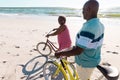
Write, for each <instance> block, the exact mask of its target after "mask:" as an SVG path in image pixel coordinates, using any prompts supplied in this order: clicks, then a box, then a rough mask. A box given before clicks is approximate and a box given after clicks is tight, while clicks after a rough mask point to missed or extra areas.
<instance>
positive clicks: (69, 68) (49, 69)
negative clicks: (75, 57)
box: [43, 58, 119, 80]
mask: <svg viewBox="0 0 120 80" xmlns="http://www.w3.org/2000/svg"><path fill="white" fill-rule="evenodd" d="M97 69H98V70H99V71H100V72H101V73H102V75H101V76H100V77H99V78H98V79H96V80H103V78H104V80H118V77H119V72H118V70H117V69H116V68H115V67H112V66H107V67H106V66H101V65H98V66H97ZM43 76H44V78H45V80H80V78H79V76H78V74H77V71H76V69H75V67H74V65H73V64H72V63H70V62H68V61H67V60H66V59H64V58H59V59H57V60H51V61H48V62H47V63H46V64H45V65H44V67H43Z"/></svg>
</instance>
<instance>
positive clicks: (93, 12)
mask: <svg viewBox="0 0 120 80" xmlns="http://www.w3.org/2000/svg"><path fill="white" fill-rule="evenodd" d="M98 9H99V3H98V2H97V1H96V0H89V1H87V2H86V3H85V4H84V6H83V17H84V19H85V20H86V22H85V23H84V24H83V27H82V29H81V30H80V31H79V32H78V34H77V35H76V45H75V47H74V48H73V49H72V50H70V51H64V52H58V53H55V56H56V57H60V56H74V55H75V62H76V68H77V71H78V74H79V77H80V79H81V80H89V79H90V76H91V74H92V72H93V70H94V68H95V67H96V66H97V65H98V64H99V63H100V60H101V56H100V55H101V46H102V42H103V36H104V26H103V24H102V23H101V22H100V21H99V19H98V18H97V13H98Z"/></svg>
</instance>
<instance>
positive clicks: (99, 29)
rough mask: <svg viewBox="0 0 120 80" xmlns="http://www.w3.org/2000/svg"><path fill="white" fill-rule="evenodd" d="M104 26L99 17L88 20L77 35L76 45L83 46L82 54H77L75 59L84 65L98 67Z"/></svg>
mask: <svg viewBox="0 0 120 80" xmlns="http://www.w3.org/2000/svg"><path fill="white" fill-rule="evenodd" d="M103 37H104V26H103V24H102V23H101V22H100V21H99V19H98V18H93V19H90V20H88V21H87V22H86V23H84V24H83V27H82V29H81V30H80V31H79V32H78V34H77V36H76V46H78V47H80V48H83V49H84V51H83V52H82V54H80V55H77V56H75V61H76V63H77V64H78V65H81V66H82V67H89V68H90V67H96V66H97V65H98V64H99V63H100V59H101V57H100V54H101V46H102V43H103Z"/></svg>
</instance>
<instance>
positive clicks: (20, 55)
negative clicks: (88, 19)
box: [0, 15, 120, 80]
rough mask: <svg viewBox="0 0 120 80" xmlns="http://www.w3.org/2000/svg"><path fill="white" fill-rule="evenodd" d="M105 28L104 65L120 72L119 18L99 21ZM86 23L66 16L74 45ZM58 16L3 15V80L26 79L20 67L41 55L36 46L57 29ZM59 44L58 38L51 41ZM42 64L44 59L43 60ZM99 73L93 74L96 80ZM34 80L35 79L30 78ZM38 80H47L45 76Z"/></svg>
mask: <svg viewBox="0 0 120 80" xmlns="http://www.w3.org/2000/svg"><path fill="white" fill-rule="evenodd" d="M100 20H101V22H102V23H103V24H104V25H105V37H104V42H103V46H102V52H101V53H102V61H101V64H102V63H109V64H111V65H112V66H115V67H116V68H117V69H118V70H119V71H120V62H119V61H120V37H119V35H120V18H100ZM84 22H85V21H84V20H83V19H82V17H67V23H66V24H67V25H68V28H69V30H70V34H71V38H72V44H73V45H74V43H75V35H76V33H77V32H78V30H79V29H80V28H81V26H82V24H83V23H84ZM58 26H59V25H58V23H57V16H25V15H11V16H7V15H6V16H5V15H1V16H0V80H26V75H25V74H24V73H23V71H22V68H23V67H21V66H20V65H25V64H26V63H27V62H28V61H29V60H31V59H32V58H34V57H35V56H38V55H40V54H39V53H38V52H37V51H35V49H36V44H37V43H38V42H40V41H45V40H46V38H45V37H44V35H45V33H47V32H49V31H50V30H52V29H53V28H55V27H58ZM50 39H51V40H52V41H53V42H55V43H57V40H56V37H52V38H50ZM41 62H42V60H41ZM96 73H99V72H98V71H97V70H95V71H94V73H93V75H92V80H95V77H96V75H97V74H96ZM31 80H32V79H31ZM36 80H44V79H43V78H42V77H41V78H40V79H36ZM119 80H120V79H119Z"/></svg>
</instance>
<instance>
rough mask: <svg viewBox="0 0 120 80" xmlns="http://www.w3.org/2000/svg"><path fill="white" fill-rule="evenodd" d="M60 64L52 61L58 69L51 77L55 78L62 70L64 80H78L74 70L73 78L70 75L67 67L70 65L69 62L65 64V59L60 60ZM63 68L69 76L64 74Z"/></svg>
mask: <svg viewBox="0 0 120 80" xmlns="http://www.w3.org/2000/svg"><path fill="white" fill-rule="evenodd" d="M60 62H61V63H58V62H56V61H54V64H56V65H57V66H58V68H57V70H56V72H55V73H54V75H53V76H52V77H55V76H56V75H57V74H58V73H59V71H60V70H62V72H63V74H64V77H65V79H66V80H80V79H79V77H78V74H77V72H76V70H74V69H73V71H74V72H75V77H74V76H73V75H72V73H71V70H70V68H69V67H68V65H70V63H69V62H67V61H66V60H65V59H60ZM63 66H64V67H65V68H66V71H68V75H69V76H68V75H67V74H66V71H65V69H64V68H63Z"/></svg>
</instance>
